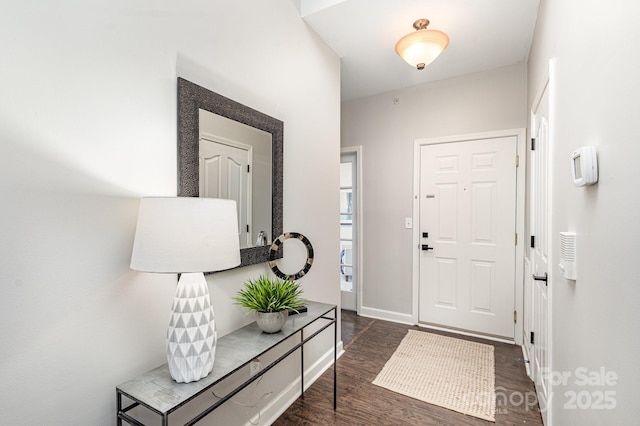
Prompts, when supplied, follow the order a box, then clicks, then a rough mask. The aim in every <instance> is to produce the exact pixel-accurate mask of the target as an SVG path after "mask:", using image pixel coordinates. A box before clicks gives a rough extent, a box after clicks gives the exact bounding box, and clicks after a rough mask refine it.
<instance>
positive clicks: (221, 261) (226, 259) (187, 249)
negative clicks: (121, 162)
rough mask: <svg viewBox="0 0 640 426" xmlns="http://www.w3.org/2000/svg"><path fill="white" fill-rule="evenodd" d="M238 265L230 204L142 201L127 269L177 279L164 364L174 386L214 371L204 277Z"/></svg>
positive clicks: (176, 199) (216, 200)
mask: <svg viewBox="0 0 640 426" xmlns="http://www.w3.org/2000/svg"><path fill="white" fill-rule="evenodd" d="M239 264H240V243H239V238H238V216H237V210H236V202H235V201H234V200H223V199H219V198H197V197H149V198H142V199H141V200H140V211H139V214H138V225H137V227H136V234H135V240H134V243H133V253H132V255H131V269H133V270H136V271H144V272H158V273H177V274H180V278H179V280H178V287H177V289H176V295H175V298H174V301H173V307H172V312H171V317H170V319H169V329H168V330H167V364H168V366H169V373H170V374H171V377H172V378H173V379H174V380H175V381H176V382H179V383H189V382H194V381H197V380H200V379H202V378H203V377H206V376H207V375H208V374H209V373H210V372H211V370H212V369H213V361H214V357H215V349H216V338H217V336H216V329H215V321H214V316H213V306H212V305H211V299H210V298H209V289H208V287H207V281H206V280H205V277H204V272H212V271H221V270H224V269H229V268H233V267H235V266H238V265H239Z"/></svg>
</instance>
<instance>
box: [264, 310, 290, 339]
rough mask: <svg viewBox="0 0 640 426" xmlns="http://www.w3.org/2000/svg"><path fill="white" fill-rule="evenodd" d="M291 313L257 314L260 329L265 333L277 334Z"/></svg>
mask: <svg viewBox="0 0 640 426" xmlns="http://www.w3.org/2000/svg"><path fill="white" fill-rule="evenodd" d="M288 316H289V311H280V312H256V322H257V323H258V327H260V329H261V330H262V331H264V332H265V333H268V334H271V333H277V332H278V331H280V330H281V329H282V326H283V325H284V323H285V322H287V317H288Z"/></svg>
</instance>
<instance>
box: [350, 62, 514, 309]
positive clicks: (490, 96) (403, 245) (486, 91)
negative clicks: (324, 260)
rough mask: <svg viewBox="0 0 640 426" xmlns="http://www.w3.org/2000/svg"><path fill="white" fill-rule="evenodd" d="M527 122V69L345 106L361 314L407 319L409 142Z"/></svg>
mask: <svg viewBox="0 0 640 426" xmlns="http://www.w3.org/2000/svg"><path fill="white" fill-rule="evenodd" d="M425 71H428V69H427V70H425ZM416 72H417V71H416ZM526 120H527V115H526V66H525V65H524V64H517V65H513V66H509V67H505V68H501V69H497V70H492V71H487V72H483V73H478V74H472V75H467V76H463V77H459V78H453V79H449V80H443V81H438V82H435V83H429V84H425V85H422V86H415V87H412V88H409V89H404V90H400V91H396V92H388V93H384V94H381V95H377V96H372V97H369V98H364V99H360V100H355V101H351V102H344V103H343V104H342V130H341V133H342V141H341V144H342V146H343V147H346V146H357V145H362V147H363V153H362V156H363V162H362V164H363V166H362V170H363V182H362V185H363V188H362V193H363V197H364V200H363V206H362V207H363V212H364V213H363V216H364V217H363V226H364V233H363V238H364V243H363V244H364V247H363V255H364V261H363V266H364V272H363V275H364V279H363V293H364V294H363V299H362V305H363V311H366V313H368V314H370V315H374V316H382V317H386V318H394V319H397V320H401V321H402V320H406V321H411V320H412V318H411V314H412V312H411V308H412V277H411V272H412V253H413V251H412V231H411V230H410V229H405V228H404V218H406V217H411V216H412V208H413V200H412V196H413V195H412V194H413V149H414V140H415V139H420V138H431V137H438V136H449V135H459V134H467V133H476V132H484V131H490V130H501V129H513V128H521V127H525V126H526Z"/></svg>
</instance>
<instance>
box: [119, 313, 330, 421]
mask: <svg viewBox="0 0 640 426" xmlns="http://www.w3.org/2000/svg"><path fill="white" fill-rule="evenodd" d="M307 309H308V310H307V312H304V313H300V314H296V315H291V316H290V317H289V319H288V320H287V323H286V324H285V326H284V327H283V329H282V331H281V332H279V333H275V334H265V333H262V331H261V330H260V329H259V328H258V326H257V325H256V324H255V322H254V323H251V324H249V325H247V326H245V327H242V328H240V329H238V330H236V331H234V332H232V333H229V334H227V335H226V336H224V337H222V338H220V339H218V342H217V345H216V358H215V362H214V368H213V371H212V372H211V373H209V375H208V376H207V377H205V378H203V379H200V380H199V381H197V382H191V383H176V382H175V381H174V380H173V379H172V378H171V376H170V375H169V369H168V367H167V364H164V365H162V366H160V367H158V368H155V369H153V370H150V371H148V372H146V373H144V374H142V375H140V376H138V377H136V378H134V379H131V380H129V381H127V382H125V383H123V384H121V385H119V386H117V387H116V404H117V407H116V410H117V411H116V415H117V425H118V426H122V422H123V421H125V422H127V423H128V424H130V425H135V426H144V424H143V423H141V422H140V421H138V420H136V419H135V418H134V417H132V416H131V415H130V414H129V411H130V410H131V409H133V408H135V407H138V406H143V407H145V408H147V409H148V410H150V411H152V412H154V413H156V414H158V415H159V416H161V417H162V425H163V426H168V425H169V415H170V414H171V413H173V412H175V411H176V410H177V409H179V408H180V407H182V406H184V405H185V404H187V403H189V402H190V401H192V400H193V399H195V398H197V397H198V396H200V395H202V394H203V393H205V392H207V391H208V390H210V389H211V388H212V387H213V386H215V385H216V384H218V383H220V382H221V381H223V380H225V379H226V378H228V377H230V376H231V375H233V374H234V373H236V372H237V371H239V370H240V369H242V368H244V367H246V366H247V365H248V364H249V363H250V362H251V361H252V360H254V359H256V358H258V357H260V356H262V355H263V354H265V353H266V352H268V351H270V350H271V349H273V348H275V347H277V346H278V345H280V344H281V343H283V342H285V341H288V340H289V339H291V338H293V337H295V336H299V341H298V342H297V343H296V344H295V345H294V346H293V347H292V348H291V349H289V350H287V351H286V352H285V353H284V354H282V355H281V356H280V357H278V358H277V359H276V360H275V361H273V362H272V363H270V364H269V365H267V366H266V367H264V368H262V369H261V370H260V371H258V372H256V373H255V374H254V375H253V376H251V377H249V379H247V380H246V381H244V382H243V383H241V384H240V385H238V386H237V387H236V388H235V389H233V390H232V391H230V392H229V393H228V394H226V395H225V396H223V397H221V398H220V399H219V400H217V401H215V402H214V403H213V404H211V405H210V406H208V407H207V408H206V409H204V410H203V411H201V412H200V413H198V414H197V415H196V416H195V417H193V418H192V419H191V420H190V421H188V422H187V423H185V425H189V426H191V425H194V424H196V423H198V422H199V421H200V420H202V419H203V418H204V417H206V416H207V415H209V414H211V413H212V412H213V411H214V410H215V409H216V408H218V407H219V406H220V405H222V404H224V403H225V402H227V401H228V400H229V399H231V398H233V397H234V396H235V395H236V394H238V393H239V392H240V391H242V390H243V389H245V388H246V387H247V386H249V385H250V384H251V383H253V382H255V381H256V380H258V379H259V378H260V377H262V376H263V375H264V374H265V373H266V372H267V371H269V370H271V369H272V368H273V367H275V366H276V365H278V364H279V363H280V362H281V361H283V360H284V359H286V358H288V357H289V356H290V355H291V354H293V353H294V352H296V351H297V350H298V349H299V350H300V395H301V397H302V398H304V345H305V343H307V342H308V341H309V340H311V339H313V338H314V337H316V336H317V335H319V334H320V333H322V332H323V331H324V330H326V329H327V328H329V327H331V326H332V325H333V409H334V411H335V410H336V406H337V380H336V379H337V377H336V376H337V375H336V359H337V346H338V341H337V340H338V327H337V318H338V316H337V315H338V311H337V306H336V305H330V304H325V303H318V302H311V301H309V302H307ZM332 311H333V316H329V315H330V314H331V312H332ZM318 320H321V321H323V322H324V324H322V326H321V327H320V328H319V329H318V330H316V331H314V332H313V333H312V334H311V335H309V336H306V337H305V335H304V330H305V329H306V328H307V327H308V326H310V325H311V324H314V323H315V322H316V321H318ZM123 396H124V397H126V398H128V399H130V400H131V401H133V402H132V403H131V404H130V405H128V406H126V407H124V406H123V401H122V397H123Z"/></svg>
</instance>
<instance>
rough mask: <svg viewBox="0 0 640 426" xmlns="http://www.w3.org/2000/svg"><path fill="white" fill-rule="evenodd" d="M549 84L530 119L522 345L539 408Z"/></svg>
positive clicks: (544, 348)
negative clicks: (529, 272)
mask: <svg viewBox="0 0 640 426" xmlns="http://www.w3.org/2000/svg"><path fill="white" fill-rule="evenodd" d="M549 96H550V93H549V84H548V81H547V83H545V85H544V88H543V89H542V92H541V94H540V96H539V97H538V102H537V103H535V104H534V111H533V117H532V128H533V140H534V141H535V142H534V145H533V146H532V151H531V160H532V161H531V162H532V165H533V167H532V176H531V206H530V212H529V217H530V221H531V235H532V243H533V244H531V245H532V246H533V247H532V248H531V252H530V253H531V254H530V257H531V269H532V271H533V274H532V277H530V279H528V280H527V282H528V283H529V284H528V285H529V286H531V291H529V289H527V292H526V294H527V296H529V297H530V298H531V300H530V301H527V305H528V306H532V309H531V311H532V312H531V313H530V315H531V318H529V319H528V321H527V323H528V324H530V326H532V329H531V330H525V331H527V332H528V333H529V342H528V343H527V344H525V348H526V349H527V355H528V356H529V359H530V360H531V374H532V376H533V377H532V379H533V381H534V382H535V384H536V392H537V394H538V401H539V402H540V407H547V404H548V402H549V401H548V399H549V398H548V395H549V392H550V390H549V380H548V379H549V366H550V365H549V359H550V350H549V346H550V335H549V334H550V332H549V331H550V325H551V323H550V315H551V310H550V309H549V304H550V303H549V292H548V282H547V278H548V271H549V268H548V264H549V256H550V253H549V250H550V248H551V247H550V245H549V214H550V211H551V210H550V209H549V174H550V168H549V155H550V133H549V122H550V118H549V108H550V100H549ZM547 415H548V410H543V411H542V418H543V420H544V422H545V424H547Z"/></svg>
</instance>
